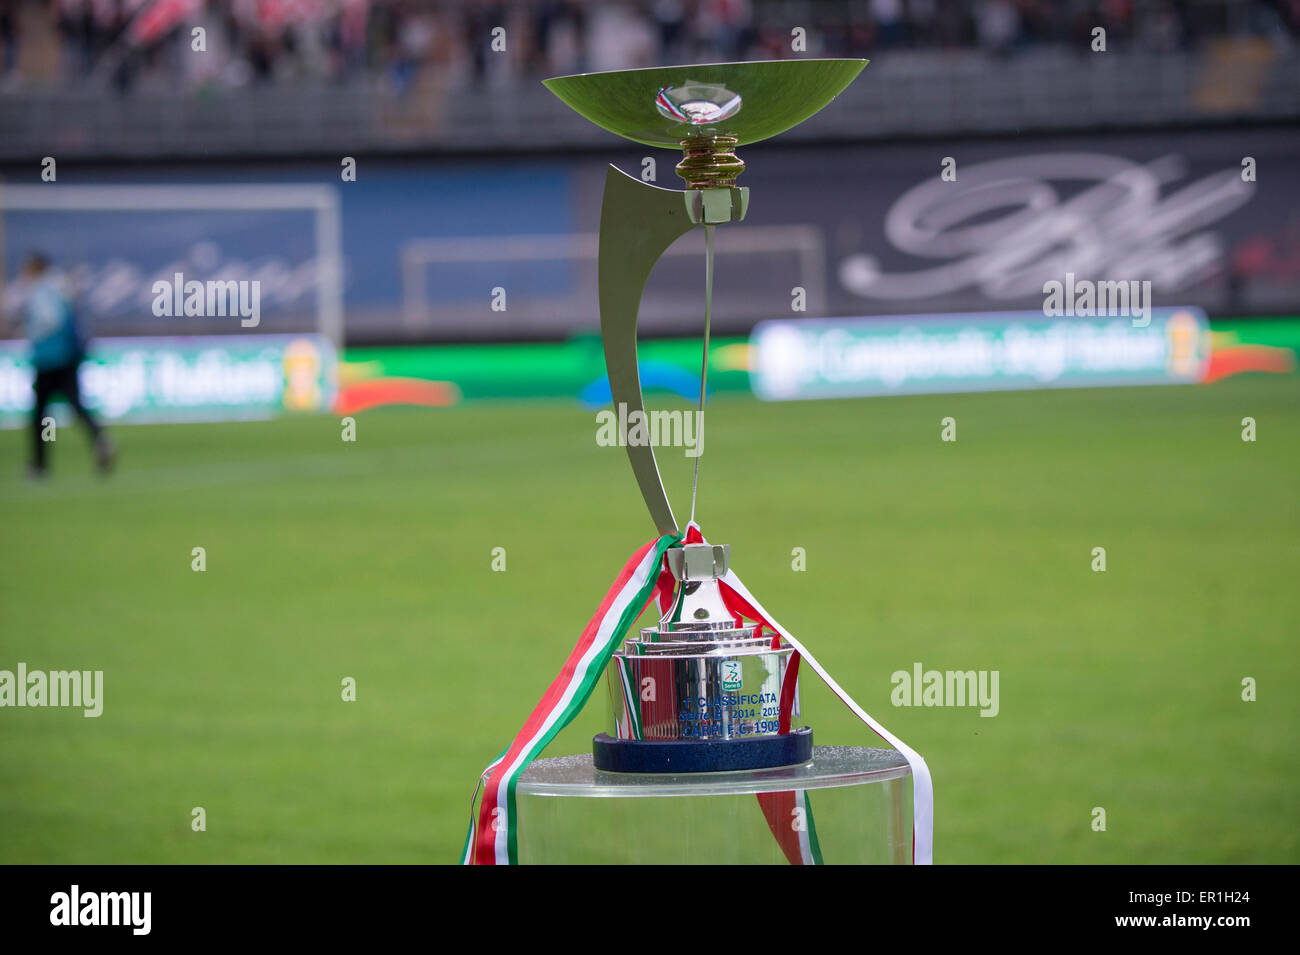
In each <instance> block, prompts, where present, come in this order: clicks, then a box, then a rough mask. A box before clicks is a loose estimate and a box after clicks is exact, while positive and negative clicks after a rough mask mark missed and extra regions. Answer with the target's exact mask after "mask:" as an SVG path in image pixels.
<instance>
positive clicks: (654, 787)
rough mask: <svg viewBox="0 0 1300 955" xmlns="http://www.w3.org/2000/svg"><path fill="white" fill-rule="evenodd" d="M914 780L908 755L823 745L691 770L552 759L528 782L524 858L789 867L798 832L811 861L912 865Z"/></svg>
mask: <svg viewBox="0 0 1300 955" xmlns="http://www.w3.org/2000/svg"><path fill="white" fill-rule="evenodd" d="M910 778H911V772H910V770H909V768H908V765H907V760H905V759H904V758H903V756H902V755H901V754H900V753H897V752H895V751H894V750H892V749H865V748H861V747H856V746H816V747H814V748H813V758H812V760H811V761H809V762H807V763H801V764H799V765H798V766H787V767H784V768H779V769H755V770H745V771H743V772H736V773H682V774H681V775H672V774H670V773H646V774H637V773H605V772H601V771H600V770H598V769H596V768H595V767H594V766H593V765H592V759H591V754H590V753H583V754H581V755H578V756H553V757H545V758H542V759H539V760H537V761H536V762H534V763H533V764H532V765H531V766H529V767H528V769H526V770H525V771H524V774H523V775H522V776H521V777H520V778H519V785H518V790H517V799H518V802H517V819H518V822H519V844H518V847H519V861H520V863H522V864H525V865H528V864H539V863H540V864H545V865H593V864H594V865H611V864H612V865H700V864H707V865H789V864H790V863H792V862H794V861H795V860H794V858H792V856H793V855H794V852H793V850H794V846H793V845H792V842H793V839H794V837H795V836H798V837H799V842H800V846H799V848H800V852H799V855H800V856H803V855H804V852H803V850H804V849H806V850H807V858H806V859H802V860H801V861H802V862H804V863H807V862H812V863H814V864H815V863H817V862H823V863H825V864H828V865H830V864H836V863H839V864H853V865H862V864H893V865H907V864H908V863H909V862H911V856H912V851H911V850H912V846H911V843H912V813H911V809H912V800H911V798H910V795H909V780H910ZM800 808H802V809H803V810H804V811H803V812H802V813H797V812H794V811H793V810H795V809H800ZM778 810H779V811H778ZM774 824H775V826H774ZM778 830H779V833H778ZM778 834H779V835H780V836H781V838H778ZM787 850H790V851H787Z"/></svg>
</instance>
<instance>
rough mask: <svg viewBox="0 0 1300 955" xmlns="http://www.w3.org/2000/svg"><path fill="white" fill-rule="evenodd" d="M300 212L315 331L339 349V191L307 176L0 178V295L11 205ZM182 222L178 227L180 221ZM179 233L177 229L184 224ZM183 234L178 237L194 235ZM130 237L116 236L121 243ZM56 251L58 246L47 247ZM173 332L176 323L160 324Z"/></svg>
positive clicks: (42, 209)
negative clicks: (244, 179)
mask: <svg viewBox="0 0 1300 955" xmlns="http://www.w3.org/2000/svg"><path fill="white" fill-rule="evenodd" d="M293 211H301V212H307V213H309V214H310V215H311V217H312V231H313V245H314V255H315V263H314V272H315V309H314V312H315V331H317V332H318V333H319V334H321V335H323V336H325V337H326V338H327V339H329V340H330V342H331V343H332V344H333V345H334V347H335V348H336V349H340V348H341V347H342V345H343V316H344V312H343V249H342V220H341V216H340V211H339V197H338V193H337V192H336V190H335V189H334V188H332V187H330V186H325V185H313V184H285V185H271V184H249V185H230V184H208V183H193V184H184V185H181V184H174V185H103V186H100V185H94V186H92V185H60V184H58V183H47V184H42V185H39V186H38V185H11V184H5V183H0V264H3V265H4V267H3V268H0V302H3V301H5V300H6V293H7V287H6V285H5V283H6V282H7V280H8V273H9V269H10V263H9V257H8V254H7V251H6V249H7V248H11V247H12V245H13V236H12V235H11V234H10V233H11V230H10V229H9V228H8V225H9V223H8V220H9V215H10V213H15V212H28V213H50V214H65V215H66V214H78V213H80V214H89V213H145V214H156V215H157V216H158V221H157V227H158V228H171V227H172V226H171V224H169V223H166V222H164V217H165V216H167V214H169V213H186V212H190V213H194V212H202V213H213V214H225V213H232V212H293ZM182 228H183V227H182ZM178 235H181V236H184V233H183V231H182V232H179V233H178ZM198 239H201V236H197V235H195V236H189V237H183V238H181V239H178V241H187V240H188V241H195V240H198ZM129 242H130V238H129V236H123V237H122V244H123V245H127V244H129ZM50 251H54V252H57V250H50ZM166 331H167V332H168V333H172V334H174V333H175V332H176V329H175V328H169V329H167V330H166Z"/></svg>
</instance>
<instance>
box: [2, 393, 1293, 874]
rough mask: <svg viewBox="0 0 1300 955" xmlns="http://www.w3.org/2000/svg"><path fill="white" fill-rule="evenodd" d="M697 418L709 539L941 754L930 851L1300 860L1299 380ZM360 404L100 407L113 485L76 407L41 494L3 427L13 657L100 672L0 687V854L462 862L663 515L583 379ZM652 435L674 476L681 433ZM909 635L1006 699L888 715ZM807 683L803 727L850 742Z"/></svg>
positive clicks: (680, 478)
mask: <svg viewBox="0 0 1300 955" xmlns="http://www.w3.org/2000/svg"><path fill="white" fill-rule="evenodd" d="M684 406H685V403H684V402H683V407H684ZM710 414H711V417H710V422H709V429H710V430H709V444H708V450H707V454H708V455H709V461H708V465H707V467H706V468H705V469H704V470H705V476H704V480H703V482H702V484H701V488H700V504H699V515H700V520H701V523H702V524H703V526H704V529H705V531H706V533H707V534H708V535H709V537H710V539H712V540H715V541H718V542H725V543H728V544H730V545H731V547H732V554H733V559H734V563H735V566H736V568H737V570H738V571H739V572H740V573H741V574H742V575H743V577H744V579H745V581H746V583H747V584H748V586H749V587H750V588H751V589H753V590H754V592H755V593H756V594H759V595H761V597H762V600H763V602H764V604H765V605H766V606H767V607H768V608H769V609H770V610H771V611H772V612H773V613H775V614H777V615H778V617H779V619H780V620H781V621H782V623H784V624H785V625H786V626H787V627H789V628H790V629H791V630H792V631H794V632H795V633H796V634H797V635H799V636H800V637H801V638H802V639H803V640H804V641H806V642H807V643H808V644H809V645H810V646H811V647H812V648H813V649H814V650H815V651H816V652H817V654H818V656H819V658H820V659H821V660H822V661H823V662H824V663H825V664H826V666H827V667H828V668H829V669H830V671H831V672H832V673H833V674H834V675H835V676H836V677H837V679H839V680H840V681H841V682H842V683H843V684H844V686H845V688H846V689H848V690H849V691H850V692H851V693H852V694H853V695H854V696H855V697H856V698H857V699H858V700H859V701H860V702H861V703H862V704H863V705H864V706H865V707H866V708H867V709H868V710H869V711H870V712H871V713H873V714H874V715H876V716H877V717H878V718H880V719H881V720H882V721H883V722H884V723H885V725H886V726H888V727H889V728H890V729H891V730H893V731H894V732H896V733H897V734H898V735H899V736H901V737H902V738H903V739H905V740H907V741H908V742H909V743H910V744H912V745H913V746H915V747H916V748H917V749H918V750H920V751H921V752H922V753H923V754H924V755H925V757H926V758H927V760H928V761H929V763H930V767H931V769H932V771H933V773H934V779H935V786H936V798H937V811H936V821H937V830H936V834H935V847H936V851H935V856H936V860H937V861H940V862H1052V861H1060V862H1116V863H1119V862H1157V861H1161V862H1233V863H1238V862H1290V863H1295V862H1300V835H1298V833H1300V826H1297V824H1296V823H1297V821H1300V820H1298V819H1297V812H1296V802H1295V797H1294V794H1295V791H1296V789H1297V786H1298V785H1300V753H1297V750H1296V747H1295V746H1294V745H1293V739H1292V737H1293V736H1294V728H1295V727H1296V725H1297V724H1298V723H1300V697H1297V694H1296V693H1295V692H1294V691H1293V688H1294V686H1295V685H1296V683H1297V680H1300V659H1298V651H1297V649H1296V642H1295V634H1296V621H1297V619H1298V618H1300V589H1297V587H1296V586H1295V579H1296V568H1297V567H1298V566H1300V503H1297V502H1300V494H1297V491H1298V490H1300V478H1298V477H1297V475H1300V378H1297V377H1294V376H1290V377H1282V376H1275V377H1269V376H1254V377H1244V378H1239V379H1230V380H1228V381H1225V382H1223V383H1221V384H1218V385H1214V386H1206V387H1180V388H1174V387H1157V388H1141V389H1116V390H1092V391H1059V392H1055V391H1051V392H1047V391H1045V392H1034V393H1004V394H982V395H947V396H930V397H912V398H897V399H877V400H866V401H828V402H813V403H794V404H768V405H765V404H760V403H758V402H755V401H752V400H750V399H747V398H743V397H740V396H725V397H722V398H720V399H719V400H717V401H716V402H714V403H713V404H712V405H711V412H710ZM949 416H951V417H953V418H955V419H956V427H957V441H956V442H953V443H945V442H942V441H940V431H941V424H940V422H941V419H943V418H945V417H949ZM1244 417H1253V418H1254V419H1255V421H1256V423H1257V435H1258V440H1257V441H1255V442H1254V443H1245V442H1243V441H1242V440H1241V430H1242V426H1241V419H1242V418H1244ZM357 425H358V427H357V441H356V442H355V443H353V444H347V443H344V442H342V441H341V440H340V437H339V435H340V428H339V423H338V421H337V420H335V419H333V418H331V417H328V416H322V417H311V418H297V419H283V420H279V421H274V422H265V423H250V424H229V425H224V424H222V425H218V424H213V425H194V426H157V427H136V428H119V429H117V432H116V434H117V438H118V443H119V445H120V448H121V469H120V471H119V473H118V474H117V475H115V476H114V477H113V478H111V479H110V480H109V481H107V482H100V481H99V480H98V479H97V478H96V477H95V476H94V475H93V474H92V473H91V470H90V462H89V453H88V450H87V448H86V446H85V443H84V435H82V434H80V433H78V431H77V428H76V427H75V426H73V427H69V428H66V429H60V432H59V439H58V443H57V446H56V447H55V448H54V449H53V478H52V480H51V481H50V482H49V483H48V484H46V485H44V486H32V485H29V484H27V483H26V481H25V480H24V479H23V477H22V462H23V454H24V452H25V439H26V435H25V434H23V433H21V432H7V433H3V434H0V462H3V467H0V669H13V668H14V667H15V666H16V664H17V663H18V662H20V661H21V662H24V663H26V664H27V666H28V667H29V668H32V669H37V668H39V669H45V670H57V669H68V668H78V669H102V670H103V671H104V704H103V705H104V711H103V715H102V716H100V717H99V718H97V719H87V718H85V717H83V715H82V712H81V711H80V710H77V709H59V710H55V709H29V708H24V709H12V708H8V707H6V708H3V709H0V834H2V836H0V862H78V863H85V862H362V861H367V862H377V861H387V862H424V861H450V860H453V859H454V858H455V857H456V855H457V851H458V850H459V848H460V845H461V840H462V839H463V837H464V831H465V821H466V804H467V800H468V799H469V795H470V792H471V790H472V789H473V785H474V781H475V778H476V776H477V774H478V772H479V771H480V770H481V769H482V767H483V765H484V764H485V763H486V762H487V761H488V760H489V759H491V758H492V756H494V755H495V754H496V753H498V752H499V751H500V750H501V747H502V746H503V745H505V743H506V742H507V741H508V740H509V739H510V737H511V735H512V734H513V733H514V732H515V730H516V729H517V728H518V726H519V724H520V722H521V721H522V720H523V718H524V716H525V715H526V714H527V712H528V710H529V708H530V707H531V706H532V705H533V703H534V702H535V701H536V698H537V696H538V695H539V694H540V692H541V691H542V690H543V689H544V688H545V686H546V685H547V683H548V682H549V680H550V679H551V677H552V676H553V675H554V672H555V670H556V668H557V667H558V666H559V665H560V663H561V661H562V660H563V659H564V656H565V653H566V652H567V650H568V649H569V648H570V647H571V645H572V643H573V641H574V640H575V639H576V637H577V634H578V632H579V630H580V628H581V627H582V625H583V624H584V623H585V622H586V620H587V619H588V618H589V616H590V615H591V613H592V612H593V610H594V609H595V605H596V603H597V601H598V600H599V598H600V596H601V595H602V594H603V593H604V592H605V590H606V588H607V587H608V586H609V583H610V580H611V579H612V577H613V575H614V573H615V572H616V571H617V569H618V568H619V567H620V566H621V564H622V562H623V560H624V559H625V558H626V557H627V555H628V554H629V553H630V552H631V551H632V550H633V549H634V548H635V547H636V546H637V545H639V544H641V543H642V542H644V541H645V540H647V539H649V537H650V536H651V534H652V530H653V529H652V527H651V526H650V523H649V520H648V518H647V517H646V515H645V514H643V513H642V505H641V503H640V500H639V497H638V496H637V494H636V491H635V488H634V485H633V481H632V478H631V475H630V474H629V472H628V468H627V463H626V461H625V458H624V454H623V452H622V450H621V449H617V448H601V447H597V445H596V443H595V440H594V435H595V430H596V422H595V416H594V412H592V411H588V410H583V409H581V408H578V407H577V406H576V405H575V403H573V402H571V401H564V402H561V401H556V402H553V403H540V404H523V403H499V404H497V403H478V404H467V405H464V406H461V407H457V408H452V409H444V410H437V411H426V410H394V411H385V412H375V413H368V414H365V413H363V414H361V415H360V416H359V417H358V421H357ZM660 463H661V466H662V469H663V470H664V472H665V477H666V479H667V481H668V483H669V485H670V493H671V495H672V497H673V499H674V500H675V501H682V500H685V497H684V495H685V494H686V493H688V489H689V481H690V465H691V463H692V462H691V461H690V459H688V458H686V457H685V456H683V455H680V454H677V453H673V452H672V451H671V449H665V450H664V451H663V452H661V454H660ZM578 541H581V544H580V545H578V543H577V542H578ZM568 542H574V545H573V546H568ZM198 546H201V547H204V548H205V550H206V566H207V570H206V571H205V572H203V573H197V572H194V571H192V570H191V561H192V559H193V558H192V556H191V552H192V549H193V548H194V547H198ZM494 547H504V548H505V549H506V561H507V569H506V571H505V572H504V573H494V572H493V571H492V570H491V562H492V549H493V548H494ZM795 547H802V548H804V550H805V552H806V561H807V570H806V571H804V572H795V571H793V570H792V569H791V562H792V549H793V548H795ZM1095 547H1105V548H1106V554H1107V570H1106V571H1105V572H1104V573H1096V572H1093V571H1092V570H1091V569H1090V565H1091V563H1092V560H1093V558H1092V550H1093V548H1095ZM916 663H920V664H921V665H922V666H923V667H925V668H926V669H938V670H950V669H951V670H966V669H973V670H985V669H996V670H998V671H999V673H1000V681H999V688H1000V701H999V707H998V715H997V716H996V717H994V718H991V719H989V718H981V717H980V716H979V715H978V710H977V709H974V708H964V709H957V708H926V707H899V708H895V707H893V706H891V704H890V694H891V690H892V686H891V683H890V675H891V674H892V673H894V672H895V671H898V670H910V669H911V668H912V667H913V665H914V664H916ZM345 677H352V678H354V679H355V680H356V687H357V701H356V702H354V703H345V702H343V701H342V700H341V699H340V695H341V681H342V680H343V679H344V678H345ZM1245 677H1253V678H1254V679H1255V680H1256V681H1257V694H1258V699H1257V700H1256V701H1255V702H1251V703H1247V702H1243V701H1242V699H1241V692H1242V689H1241V681H1242V680H1243V678H1245ZM805 702H806V710H807V712H806V715H807V718H808V721H809V722H810V723H811V724H812V725H813V726H814V727H815V729H816V732H817V735H818V740H819V741H821V742H840V743H863V744H867V745H870V744H871V743H872V742H873V741H872V740H871V739H869V738H867V737H866V736H865V735H864V733H863V731H862V730H861V728H860V727H859V726H856V725H855V721H854V720H853V719H852V717H851V716H850V715H849V714H848V713H847V712H846V711H843V710H841V709H837V708H836V707H835V705H834V703H833V701H832V700H831V699H830V698H829V695H828V694H825V693H818V692H815V691H814V690H813V689H812V688H811V687H809V688H808V689H807V690H806V695H805ZM603 724H604V713H603V708H602V707H600V706H597V707H595V708H594V709H589V711H588V712H586V713H584V714H583V715H582V717H580V718H579V720H578V721H577V723H576V724H575V725H574V726H573V727H571V728H570V729H569V730H567V731H566V732H565V733H564V735H563V736H562V737H561V738H560V739H559V740H558V741H557V743H556V745H555V747H553V752H555V753H564V752H578V751H581V750H584V749H586V748H587V747H588V745H589V739H590V737H591V735H592V734H593V733H595V732H597V731H599V730H600V729H602V728H603ZM195 807H203V808H204V809H205V810H206V814H207V831H206V832H194V831H192V830H191V811H192V809H194V808H195ZM1095 807H1102V808H1104V809H1105V811H1106V820H1107V830H1106V831H1105V832H1095V831H1093V830H1092V828H1091V823H1092V820H1093V810H1094V808H1095ZM760 822H761V820H760ZM821 822H822V820H821V818H820V817H819V819H818V824H819V836H820V837H821V848H822V850H823V853H824V854H825V856H826V860H827V861H828V862H833V861H834V856H835V853H834V845H833V841H832V838H831V835H830V834H829V833H828V832H824V831H822V828H821Z"/></svg>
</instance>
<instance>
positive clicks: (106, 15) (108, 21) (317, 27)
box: [0, 0, 1300, 93]
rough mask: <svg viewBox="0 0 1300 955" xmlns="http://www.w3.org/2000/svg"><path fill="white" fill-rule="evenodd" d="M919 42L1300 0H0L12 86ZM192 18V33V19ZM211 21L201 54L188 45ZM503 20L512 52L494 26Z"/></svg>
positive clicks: (1251, 24) (424, 71)
mask: <svg viewBox="0 0 1300 955" xmlns="http://www.w3.org/2000/svg"><path fill="white" fill-rule="evenodd" d="M792 23H794V24H800V25H803V26H804V28H805V30H806V34H807V47H808V48H807V50H806V51H805V52H804V54H803V55H822V56H861V55H871V56H873V57H898V56H906V55H908V54H910V53H914V52H916V51H960V50H970V51H983V52H985V53H987V54H990V55H992V56H997V57H1003V56H1015V55H1017V54H1022V53H1024V52H1026V51H1029V50H1033V49H1041V48H1044V47H1052V46H1057V47H1067V46H1068V47H1070V48H1072V49H1074V50H1077V51H1080V52H1087V51H1088V49H1089V43H1090V41H1091V36H1092V30H1093V29H1094V28H1095V27H1102V28H1104V29H1105V30H1106V43H1107V50H1108V51H1112V50H1138V51H1149V52H1152V53H1162V52H1169V51H1171V50H1192V49H1196V48H1198V47H1200V46H1201V45H1203V44H1205V43H1206V42H1208V41H1210V40H1212V39H1213V38H1219V37H1225V36H1255V37H1260V38H1264V39H1266V40H1268V41H1269V42H1271V43H1273V44H1276V45H1279V46H1282V47H1290V45H1291V44H1293V43H1294V42H1295V40H1296V38H1297V31H1298V25H1300V0H1151V2H1142V3H1137V2H1135V0H851V2H835V3H831V2H816V0H813V2H802V3H791V2H786V0H636V2H592V0H531V2H522V3H511V4H503V3H499V2H492V0H446V2H419V0H54V2H52V3H51V2H41V3H34V2H23V0H0V76H3V77H5V78H6V80H7V82H8V83H9V85H10V86H12V85H14V84H16V83H20V82H21V83H26V84H33V85H47V86H48V85H50V84H65V85H67V84H77V85H79V84H85V83H87V82H90V83H96V82H97V83H102V84H104V85H105V86H112V87H115V88H117V89H118V90H121V91H123V92H128V93H129V92H130V91H132V90H135V89H140V88H150V87H155V88H159V89H173V88H175V86H176V85H177V84H183V85H186V86H190V87H194V86H215V87H220V86H231V87H234V86H242V85H246V84H252V83H275V84H292V83H294V82H302V81H309V80H313V79H330V80H337V81H355V80H357V79H358V78H362V77H365V78H369V79H372V80H374V81H375V82H379V83H384V84H387V85H388V86H389V87H391V88H392V89H393V90H394V91H396V92H399V93H402V92H405V91H408V90H410V89H412V88H415V87H418V86H419V85H420V83H421V82H422V80H425V79H432V80H435V81H436V82H438V83H439V84H440V85H444V86H445V85H451V86H453V87H456V86H462V85H474V84H488V85H493V86H509V85H511V84H517V83H524V82H526V83H532V82H533V81H534V80H535V79H536V78H538V77H543V76H551V75H556V74H563V73H569V72H575V71H584V70H603V69H617V68H634V67H639V66H650V65H655V64H662V63H670V62H681V61H697V62H707V61H713V60H734V59H768V58H772V57H781V56H791V55H795V53H794V52H792V50H791V44H790V24H792ZM181 27H186V28H187V29H181ZM199 27H201V28H202V29H203V31H204V39H203V42H204V44H205V46H206V52H207V56H206V57H204V58H203V61H202V63H201V65H199V66H195V65H194V58H193V57H187V56H185V55H184V54H185V53H186V52H188V51H189V50H191V49H192V45H193V44H194V43H195V42H196V41H195V39H194V35H193V30H194V29H195V28H199ZM494 27H503V28H504V29H505V31H506V33H505V39H506V50H505V53H506V55H505V56H492V55H491V52H492V51H491V50H490V47H489V45H488V43H487V42H484V40H485V38H488V37H490V36H491V35H492V34H491V31H492V30H493V28H494Z"/></svg>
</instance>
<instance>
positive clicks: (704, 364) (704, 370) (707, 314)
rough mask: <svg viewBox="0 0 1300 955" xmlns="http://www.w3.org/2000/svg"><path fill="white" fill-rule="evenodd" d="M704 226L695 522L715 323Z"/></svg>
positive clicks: (708, 234)
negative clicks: (701, 355)
mask: <svg viewBox="0 0 1300 955" xmlns="http://www.w3.org/2000/svg"><path fill="white" fill-rule="evenodd" d="M715 228H717V227H716V226H712V225H705V227H704V349H703V352H704V353H703V357H702V358H701V359H700V417H699V420H698V421H697V422H696V435H695V476H694V478H692V480H691V522H692V523H694V522H695V495H696V492H697V491H698V490H699V487H700V458H702V457H704V396H705V385H706V384H707V383H708V380H709V328H710V327H711V326H712V325H713V230H714V229H715Z"/></svg>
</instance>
